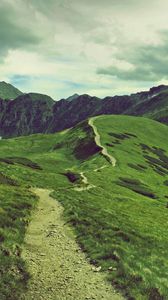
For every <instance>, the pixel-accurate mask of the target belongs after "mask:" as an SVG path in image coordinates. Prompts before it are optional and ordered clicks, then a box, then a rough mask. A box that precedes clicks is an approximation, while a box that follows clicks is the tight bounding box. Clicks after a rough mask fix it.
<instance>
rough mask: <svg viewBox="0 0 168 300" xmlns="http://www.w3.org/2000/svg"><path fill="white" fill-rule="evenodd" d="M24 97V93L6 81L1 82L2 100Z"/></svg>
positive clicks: (0, 92)
mask: <svg viewBox="0 0 168 300" xmlns="http://www.w3.org/2000/svg"><path fill="white" fill-rule="evenodd" d="M20 95H22V92H21V91H19V90H18V89H17V88H16V87H14V86H13V85H12V84H10V83H7V82H5V81H0V98H2V99H4V100H5V99H9V100H11V99H15V98H16V97H18V96H20Z"/></svg>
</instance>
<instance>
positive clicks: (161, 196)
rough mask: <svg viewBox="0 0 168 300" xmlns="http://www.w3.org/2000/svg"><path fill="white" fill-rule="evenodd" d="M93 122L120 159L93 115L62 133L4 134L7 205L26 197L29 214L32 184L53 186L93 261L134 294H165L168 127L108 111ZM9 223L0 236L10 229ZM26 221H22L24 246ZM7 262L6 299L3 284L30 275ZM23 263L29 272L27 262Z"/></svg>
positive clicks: (9, 240) (1, 151)
mask: <svg viewBox="0 0 168 300" xmlns="http://www.w3.org/2000/svg"><path fill="white" fill-rule="evenodd" d="M94 125H95V126H96V127H97V130H98V133H99V134H100V137H101V143H102V144H103V145H104V146H105V147H106V148H107V151H108V153H109V154H110V155H112V156H114V157H115V159H116V161H117V162H116V166H115V167H113V166H112V165H111V164H110V163H109V162H108V161H107V160H106V159H105V157H104V156H103V155H102V154H101V148H100V147H98V146H97V145H96V144H95V140H94V132H93V130H92V128H91V127H90V126H89V125H88V123H87V122H83V123H81V124H79V125H77V126H76V127H75V128H73V129H70V130H67V131H63V132H60V133H57V134H52V135H41V134H38V135H32V136H28V137H20V138H15V139H10V140H1V141H0V145H1V147H0V167H1V173H0V176H1V177H0V180H1V185H0V193H1V194H3V195H4V198H3V201H2V203H1V207H2V209H4V208H3V205H4V203H5V202H8V200H9V199H11V201H10V202H9V203H8V205H6V208H5V209H6V211H7V212H8V213H10V212H11V207H12V205H14V203H18V201H19V203H20V204H19V205H21V204H23V206H24V205H25V197H26V199H27V200H26V201H28V202H29V205H28V207H27V206H26V205H27V204H26V205H25V207H27V208H26V211H25V214H26V218H27V217H28V216H29V213H30V211H31V208H32V207H33V206H34V204H35V202H36V201H35V199H34V198H32V194H31V193H30V192H28V187H29V186H38V187H45V188H50V189H53V190H54V192H53V195H54V197H55V198H56V199H57V200H59V201H60V202H61V203H62V204H63V205H64V207H65V217H66V218H67V220H68V221H69V222H71V224H72V225H73V226H74V228H75V231H76V235H77V239H78V242H79V243H80V245H81V248H82V249H83V251H85V252H86V253H87V255H88V257H89V258H90V260H91V262H92V263H93V264H95V265H97V266H101V267H102V270H104V271H106V272H107V278H108V280H110V282H112V284H114V285H115V286H116V287H117V288H118V289H120V290H122V292H123V293H124V294H125V295H126V296H127V297H128V298H129V299H151V300H153V299H166V297H167V294H168V283H167V272H168V264H167V261H168V253H167V247H168V238H167V236H168V228H167V209H168V208H167V207H168V146H167V142H166V138H165V137H166V135H167V130H168V129H167V127H166V126H165V125H162V124H160V123H158V122H155V121H152V120H149V119H145V118H136V117H128V116H102V117H99V118H96V119H95V120H94ZM4 189H6V190H8V191H10V193H11V194H10V195H9V196H8V194H5V192H3V191H4ZM8 193H9V192H8ZM25 194H26V196H25ZM30 204H31V205H30ZM19 205H18V206H17V207H16V208H15V209H16V210H17V212H18V214H19V213H21V212H22V213H23V212H24V210H23V211H22V210H20V209H19V208H18V207H19ZM20 218H21V219H22V216H20V215H19V216H18V219H19V220H20ZM4 224H6V223H4ZM4 224H3V226H2V229H1V232H2V236H5V233H4V232H5V231H6V230H8V224H6V225H4ZM19 224H20V223H19ZM10 226H11V227H10V231H11V228H12V226H13V225H10ZM25 226H26V225H25V223H24V224H20V225H19V228H20V229H19V230H21V231H22V234H21V235H19V236H21V237H22V238H21V239H20V240H19V242H17V245H18V247H19V249H20V245H21V244H22V241H23V236H24V230H25V229H24V228H25ZM13 228H14V227H13ZM12 232H15V228H14V229H13V231H12ZM5 243H6V244H7V246H5V245H6V244H5ZM15 244H16V242H15V240H14V239H13V237H12V236H11V235H6V236H5V237H3V238H2V240H1V241H0V245H1V246H0V247H1V248H2V249H3V248H4V247H7V249H8V247H9V249H11V248H12V249H13V245H15ZM8 245H9V246H8ZM10 247H11V248H10ZM2 256H3V258H2V260H3V261H6V257H8V256H7V255H6V252H4V251H2ZM9 258H10V256H9ZM16 258H17V259H18V261H19V262H20V258H19V255H18V256H17V254H16V253H15V254H14V255H13V256H12V260H11V264H14V266H15V265H16V264H15V259H16ZM22 263H23V262H22ZM5 267H6V266H5ZM9 270H10V268H7V267H6V273H5V272H2V271H1V273H3V274H5V275H3V276H7V275H6V274H9V275H8V283H6V277H4V279H3V277H1V278H2V279H1V281H0V282H1V285H2V288H1V289H0V290H1V291H2V292H1V294H0V296H1V297H0V298H1V299H10V297H9V295H5V287H6V286H7V285H8V290H10V291H12V292H13V291H14V290H15V287H14V286H13V282H14V278H15V285H18V281H17V280H19V284H20V290H21V289H22V288H25V284H26V280H21V278H19V279H18V278H17V276H13V277H10V272H9ZM22 270H23V274H26V268H25V267H24V266H23V268H22ZM14 275H15V274H14ZM22 279H23V277H22ZM4 295H5V296H4ZM15 299H17V297H16V298H15Z"/></svg>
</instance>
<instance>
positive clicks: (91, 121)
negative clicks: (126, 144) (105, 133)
mask: <svg viewBox="0 0 168 300" xmlns="http://www.w3.org/2000/svg"><path fill="white" fill-rule="evenodd" d="M95 118H96V117H95ZM95 118H91V119H89V121H88V123H89V125H90V126H91V127H92V128H93V131H94V134H95V142H96V144H97V145H98V146H99V147H101V148H102V151H101V152H102V154H103V155H104V156H105V158H106V159H107V160H108V161H109V162H110V163H111V164H112V165H113V167H115V165H116V159H115V158H114V157H113V156H112V155H110V154H109V153H108V151H107V149H106V148H105V147H104V146H103V145H102V144H101V141H100V134H99V133H98V130H97V127H96V126H95V125H94V120H95Z"/></svg>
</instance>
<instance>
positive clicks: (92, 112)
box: [0, 82, 168, 138]
mask: <svg viewBox="0 0 168 300" xmlns="http://www.w3.org/2000/svg"><path fill="white" fill-rule="evenodd" d="M108 114H117V115H118V114H120V115H133V116H144V117H148V118H151V119H154V120H157V121H159V122H162V123H165V124H168V86H166V85H160V86H157V87H153V88H151V89H150V90H149V91H145V92H144V91H143V92H139V93H135V94H131V95H124V96H108V97H105V98H104V99H100V98H98V97H93V96H89V95H87V94H83V95H78V94H75V95H73V96H70V97H68V98H67V99H61V100H59V101H54V100H53V99H52V98H51V97H49V96H47V95H43V94H38V93H27V94H25V93H22V92H21V91H19V90H18V89H16V88H15V87H14V86H12V85H10V84H8V83H5V82H1V83H0V135H1V136H2V137H4V138H9V137H16V136H21V135H29V134H33V133H54V132H58V131H61V130H64V129H67V128H70V127H73V126H74V125H76V124H77V123H79V122H81V121H83V120H85V119H87V118H89V117H92V116H96V115H108Z"/></svg>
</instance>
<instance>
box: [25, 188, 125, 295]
mask: <svg viewBox="0 0 168 300" xmlns="http://www.w3.org/2000/svg"><path fill="white" fill-rule="evenodd" d="M33 192H34V193H35V194H36V195H37V196H38V197H39V202H38V207H37V208H36V210H35V211H34V212H33V215H32V220H31V222H30V224H29V226H28V230H27V233H26V236H25V243H24V247H23V251H22V258H23V259H24V260H25V262H26V264H27V266H28V271H29V272H30V274H31V278H30V280H29V285H28V290H27V291H26V292H25V294H24V295H22V297H21V300H31V299H33V300H87V299H88V300H93V299H95V300H102V299H104V300H121V299H122V297H121V296H120V295H119V294H117V293H115V291H114V290H113V288H112V286H111V285H110V284H109V283H108V282H106V281H105V274H104V273H103V272H99V271H100V267H99V268H96V267H94V266H92V265H91V264H90V263H89V261H88V260H87V259H86V257H85V255H84V253H82V251H81V249H80V248H79V246H78V244H77V242H76V241H75V235H74V232H73V230H72V228H71V227H70V226H68V225H67V224H65V220H64V219H63V216H62V215H63V207H62V206H61V204H59V202H58V201H56V200H55V199H53V198H51V197H50V196H49V194H50V191H49V190H44V189H33Z"/></svg>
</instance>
